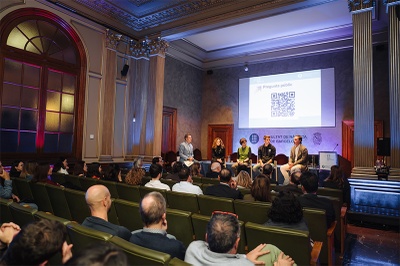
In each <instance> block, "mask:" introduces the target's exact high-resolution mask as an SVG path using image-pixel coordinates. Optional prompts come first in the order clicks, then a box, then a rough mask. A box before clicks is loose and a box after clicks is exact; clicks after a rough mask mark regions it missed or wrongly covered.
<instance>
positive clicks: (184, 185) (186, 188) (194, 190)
mask: <svg viewBox="0 0 400 266" xmlns="http://www.w3.org/2000/svg"><path fill="white" fill-rule="evenodd" d="M178 175H179V179H180V180H181V181H180V182H179V183H176V184H175V185H174V186H173V187H172V191H176V192H183V193H191V194H197V195H200V194H201V195H203V191H202V190H201V188H200V187H199V186H196V185H193V184H192V183H193V180H192V176H191V175H190V170H189V168H187V167H183V168H182V169H181V170H180V171H179V173H178Z"/></svg>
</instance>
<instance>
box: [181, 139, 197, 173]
mask: <svg viewBox="0 0 400 266" xmlns="http://www.w3.org/2000/svg"><path fill="white" fill-rule="evenodd" d="M184 138H185V141H184V142H182V143H181V144H179V161H180V162H182V163H184V164H185V165H186V166H187V167H190V166H191V165H192V164H193V163H194V162H197V160H195V159H194V154H193V145H192V135H191V134H189V133H186V134H185V137H184Z"/></svg>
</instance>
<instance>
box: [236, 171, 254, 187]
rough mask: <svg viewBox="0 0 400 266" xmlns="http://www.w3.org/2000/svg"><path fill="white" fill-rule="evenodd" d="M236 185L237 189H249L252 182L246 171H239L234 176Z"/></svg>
mask: <svg viewBox="0 0 400 266" xmlns="http://www.w3.org/2000/svg"><path fill="white" fill-rule="evenodd" d="M236 184H237V187H238V188H251V184H252V180H251V177H250V175H249V173H247V171H243V170H242V171H240V172H239V174H238V175H237V176H236Z"/></svg>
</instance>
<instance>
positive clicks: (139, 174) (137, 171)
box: [125, 157, 146, 186]
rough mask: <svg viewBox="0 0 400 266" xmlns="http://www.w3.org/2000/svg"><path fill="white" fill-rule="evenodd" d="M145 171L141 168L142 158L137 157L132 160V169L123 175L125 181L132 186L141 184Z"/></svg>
mask: <svg viewBox="0 0 400 266" xmlns="http://www.w3.org/2000/svg"><path fill="white" fill-rule="evenodd" d="M145 174H146V171H145V170H144V169H143V168H142V158H140V157H138V158H136V159H135V160H134V161H133V166H132V169H131V170H129V172H128V173H127V174H126V176H125V183H127V184H129V185H133V186H138V185H141V184H142V178H143V176H145Z"/></svg>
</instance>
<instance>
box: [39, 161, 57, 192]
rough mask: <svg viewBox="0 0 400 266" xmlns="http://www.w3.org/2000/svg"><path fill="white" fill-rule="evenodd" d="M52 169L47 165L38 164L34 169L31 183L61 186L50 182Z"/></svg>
mask: <svg viewBox="0 0 400 266" xmlns="http://www.w3.org/2000/svg"><path fill="white" fill-rule="evenodd" d="M52 172H53V169H52V168H51V166H50V164H49V163H40V164H39V165H38V167H37V168H36V173H35V176H34V177H33V179H32V182H33V183H36V182H40V183H46V184H49V185H53V186H61V185H60V184H58V183H56V182H54V181H53V180H51V174H52Z"/></svg>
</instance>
